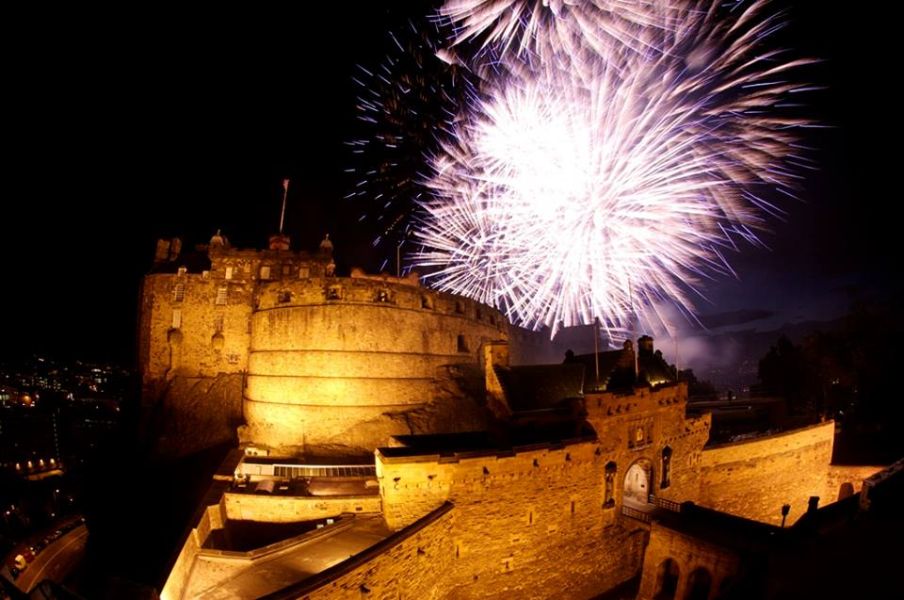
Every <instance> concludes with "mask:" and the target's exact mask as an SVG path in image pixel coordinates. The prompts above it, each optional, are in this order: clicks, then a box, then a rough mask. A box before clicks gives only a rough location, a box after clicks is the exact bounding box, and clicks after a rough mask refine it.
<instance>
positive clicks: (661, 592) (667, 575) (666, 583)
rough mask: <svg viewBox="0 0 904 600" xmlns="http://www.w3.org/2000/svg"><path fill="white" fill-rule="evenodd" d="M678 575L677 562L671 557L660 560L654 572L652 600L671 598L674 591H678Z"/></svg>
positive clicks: (673, 595) (668, 599)
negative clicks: (654, 587)
mask: <svg viewBox="0 0 904 600" xmlns="http://www.w3.org/2000/svg"><path fill="white" fill-rule="evenodd" d="M679 575H680V572H679V571H678V563H676V562H675V561H674V560H673V559H671V558H667V559H665V560H664V561H662V564H661V565H659V569H658V570H657V573H656V593H655V594H654V595H653V598H654V600H672V599H673V598H674V597H675V592H676V591H678V577H679Z"/></svg>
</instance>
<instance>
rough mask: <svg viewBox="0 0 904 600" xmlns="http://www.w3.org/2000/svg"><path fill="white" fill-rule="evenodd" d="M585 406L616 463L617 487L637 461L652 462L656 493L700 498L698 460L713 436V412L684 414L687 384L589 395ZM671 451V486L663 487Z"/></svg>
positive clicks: (668, 496)
mask: <svg viewBox="0 0 904 600" xmlns="http://www.w3.org/2000/svg"><path fill="white" fill-rule="evenodd" d="M585 405H586V408H587V421H588V422H589V423H590V424H591V425H593V428H594V429H595V430H596V433H597V436H598V437H599V440H600V444H601V446H602V448H603V451H604V452H605V453H606V454H607V455H608V456H611V457H612V460H613V462H615V463H616V466H617V471H616V482H617V486H616V487H618V488H619V489H621V488H622V487H623V482H624V477H625V473H626V470H627V469H628V468H630V466H631V465H632V464H634V463H636V462H638V461H645V464H646V462H647V461H648V464H650V465H651V466H652V473H651V475H652V481H651V486H652V487H651V489H650V492H651V493H652V494H654V495H655V496H657V497H661V498H665V499H669V500H673V501H676V502H682V501H685V500H693V499H695V498H696V497H697V495H698V493H699V481H698V477H697V474H698V464H699V462H700V457H701V454H702V451H703V446H704V445H705V444H706V441H707V440H708V439H709V427H710V416H709V415H708V414H707V415H704V416H702V417H697V418H686V417H685V411H686V409H687V385H686V384H683V383H682V384H679V385H665V386H660V387H658V388H656V389H650V388H646V387H642V388H637V389H636V390H634V392H633V393H632V394H614V393H610V392H606V393H593V394H587V395H586V397H585ZM666 449H668V450H669V451H670V452H671V453H670V455H669V459H668V461H669V474H668V482H667V483H668V485H667V486H666V487H665V488H663V485H662V484H663V483H664V481H663V471H664V465H663V451H664V450H666Z"/></svg>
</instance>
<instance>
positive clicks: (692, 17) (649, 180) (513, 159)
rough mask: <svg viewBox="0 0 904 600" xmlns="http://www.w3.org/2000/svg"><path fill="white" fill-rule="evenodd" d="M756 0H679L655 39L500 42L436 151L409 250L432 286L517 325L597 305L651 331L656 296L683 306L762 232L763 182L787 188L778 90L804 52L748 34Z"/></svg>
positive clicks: (788, 160) (787, 136)
mask: <svg viewBox="0 0 904 600" xmlns="http://www.w3.org/2000/svg"><path fill="white" fill-rule="evenodd" d="M762 7H763V3H762V2H754V3H752V4H751V5H749V6H747V7H746V10H743V11H738V12H737V13H736V14H734V13H732V14H730V15H729V18H727V19H726V18H725V17H724V16H720V14H721V13H720V11H719V10H717V8H716V6H715V4H713V5H710V6H707V7H704V8H706V10H702V9H701V7H699V6H698V7H696V8H694V9H686V10H685V11H684V12H682V13H681V14H680V15H679V16H680V18H679V19H678V23H680V26H676V27H673V28H672V29H671V30H670V31H668V32H663V31H662V30H659V31H657V32H656V35H655V36H652V35H651V36H650V38H649V39H653V38H654V37H658V50H657V51H656V52H653V53H638V52H635V51H633V50H631V49H625V50H623V51H616V50H615V48H616V47H615V46H613V47H610V48H609V49H608V50H607V54H606V55H604V56H602V55H598V54H595V53H594V54H590V53H580V54H576V55H573V56H565V55H561V54H559V55H556V56H555V57H554V59H553V60H546V61H543V62H540V63H537V62H536V61H534V62H531V63H529V64H528V63H524V62H523V61H513V60H510V61H509V63H508V64H507V65H506V67H507V68H506V69H505V70H504V72H505V73H506V75H505V77H504V78H502V79H501V80H500V81H497V82H495V83H494V84H493V86H492V88H491V89H490V91H489V92H488V94H487V95H486V100H484V101H482V102H481V103H480V104H478V105H476V106H475V107H473V111H472V113H471V114H470V118H468V119H463V120H462V121H461V122H460V124H459V126H458V129H457V131H456V133H457V139H456V140H455V141H454V142H450V143H446V144H445V145H444V148H443V151H442V152H441V153H440V154H438V155H437V156H435V157H434V158H433V173H434V174H433V176H432V178H431V179H430V181H428V185H429V186H430V188H431V189H432V190H433V193H434V198H433V199H432V200H431V201H429V202H426V203H425V204H424V205H423V208H424V212H425V214H426V217H425V218H423V219H422V221H421V223H420V224H419V227H418V233H417V235H418V238H419V239H420V241H421V243H422V244H423V247H424V249H423V250H422V252H421V253H420V254H419V255H417V256H416V257H415V262H416V263H417V264H420V265H425V266H429V267H431V268H435V269H437V270H436V271H435V272H434V273H433V274H432V275H431V277H432V278H433V281H434V284H435V285H436V286H438V287H439V288H441V289H444V290H448V291H453V292H456V293H460V294H464V295H467V296H471V297H473V298H475V299H477V300H480V301H483V302H487V303H489V304H493V305H496V306H498V307H499V308H501V309H502V310H504V311H505V312H506V313H507V314H508V316H509V317H510V318H511V319H512V320H514V321H515V322H517V323H520V324H522V325H524V326H527V327H532V328H540V327H543V326H548V327H550V328H551V329H552V330H553V332H555V330H556V329H557V328H558V327H560V326H562V325H565V326H570V325H577V324H582V323H591V322H593V321H594V320H595V319H600V321H601V322H602V323H603V325H604V326H605V327H606V329H607V330H608V331H609V333H610V335H613V336H614V337H617V336H618V335H619V334H623V333H625V332H628V331H630V330H632V329H634V328H636V327H638V326H642V327H645V328H647V329H649V330H653V331H661V330H662V329H663V328H664V327H663V326H664V322H665V319H664V318H663V317H662V316H661V315H660V314H659V313H658V309H657V306H659V305H661V303H662V301H669V302H674V303H675V304H677V305H678V307H679V308H681V309H682V310H683V311H684V312H686V313H687V314H692V312H693V306H694V302H693V299H694V296H695V295H696V294H697V293H698V283H699V282H700V280H701V278H702V277H708V276H711V275H713V274H729V273H731V272H732V271H731V268H730V266H729V264H728V263H727V261H726V260H725V258H724V256H723V252H724V251H725V249H731V248H735V247H736V240H738V239H740V240H746V241H748V242H753V243H757V231H758V230H760V229H761V228H762V227H763V226H764V224H765V217H766V215H767V214H769V213H776V212H780V210H779V209H778V208H777V207H776V206H775V205H774V204H772V203H770V202H768V201H767V200H765V199H764V198H763V196H762V195H761V193H760V192H761V190H763V189H769V188H771V189H778V190H780V191H783V192H786V193H790V191H789V190H790V188H791V187H792V185H793V183H794V182H795V179H796V176H795V175H794V170H795V169H794V167H797V166H804V163H803V162H802V159H799V158H798V157H797V156H796V155H795V151H794V149H795V146H794V142H795V136H794V132H793V130H794V128H795V127H799V126H803V125H805V124H806V122H805V121H803V120H800V119H795V118H787V117H782V116H778V115H779V114H780V113H781V112H782V111H781V110H777V108H778V106H777V105H779V104H781V103H782V102H786V101H787V97H788V96H789V95H791V94H793V93H795V92H797V91H800V90H802V89H803V88H802V87H801V86H798V85H795V84H793V83H790V82H787V81H785V80H784V77H785V75H786V74H787V73H788V71H790V70H793V69H795V68H797V67H799V66H801V65H803V64H806V63H807V62H810V61H807V60H782V59H781V57H782V56H783V55H782V53H780V52H778V51H775V50H760V49H759V47H760V42H761V40H762V38H763V37H764V36H767V35H768V34H769V33H770V32H771V31H773V30H774V29H775V28H776V27H777V26H778V25H779V24H780V21H779V19H778V18H777V17H775V16H772V17H766V18H762V19H761V18H759V16H758V15H759V13H760V11H761V9H762Z"/></svg>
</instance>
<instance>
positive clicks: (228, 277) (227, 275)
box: [226, 267, 233, 279]
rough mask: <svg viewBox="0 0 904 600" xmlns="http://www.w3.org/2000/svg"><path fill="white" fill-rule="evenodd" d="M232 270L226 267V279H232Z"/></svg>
mask: <svg viewBox="0 0 904 600" xmlns="http://www.w3.org/2000/svg"><path fill="white" fill-rule="evenodd" d="M232 273H233V268H232V267H226V279H232Z"/></svg>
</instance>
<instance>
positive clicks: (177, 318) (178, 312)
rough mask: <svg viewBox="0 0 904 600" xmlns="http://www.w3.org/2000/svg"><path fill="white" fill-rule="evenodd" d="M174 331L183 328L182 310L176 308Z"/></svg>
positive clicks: (173, 321)
mask: <svg viewBox="0 0 904 600" xmlns="http://www.w3.org/2000/svg"><path fill="white" fill-rule="evenodd" d="M172 327H173V329H179V328H180V327H182V309H181V308H174V309H173V320H172Z"/></svg>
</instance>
